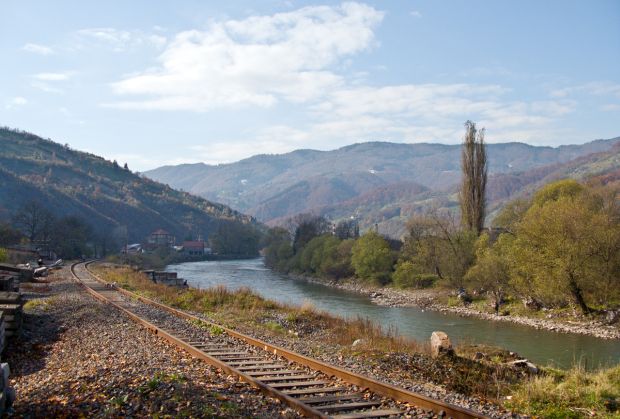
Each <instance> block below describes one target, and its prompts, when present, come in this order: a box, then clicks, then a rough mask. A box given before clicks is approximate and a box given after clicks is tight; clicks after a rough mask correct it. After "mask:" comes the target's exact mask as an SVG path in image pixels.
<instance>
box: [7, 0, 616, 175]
mask: <svg viewBox="0 0 620 419" xmlns="http://www.w3.org/2000/svg"><path fill="white" fill-rule="evenodd" d="M0 57H2V58H1V59H0V125H3V126H9V127H12V128H18V129H22V130H26V131H29V132H33V133H35V134H38V135H40V136H42V137H44V138H51V139H52V140H54V141H57V142H60V143H63V144H65V143H67V144H69V145H70V146H71V147H72V148H75V149H78V150H83V151H89V152H92V153H95V154H98V155H101V156H103V157H105V158H108V159H116V160H117V161H118V162H119V163H121V164H122V163H125V162H127V163H128V164H129V167H130V168H131V169H133V170H139V171H144V170H148V169H153V168H155V167H158V166H161V165H166V164H180V163H194V162H205V163H208V164H221V163H227V162H233V161H237V160H240V159H242V158H246V157H249V156H252V155H255V154H263V153H285V152H289V151H292V150H295V149H300V148H312V149H319V150H330V149H335V148H339V147H342V146H344V145H347V144H352V143H357V142H364V141H379V140H380V141H393V142H404V143H415V142H440V143H447V144H456V143H459V142H460V141H461V138H462V135H463V132H464V128H463V124H464V122H465V121H466V120H472V121H475V122H476V123H477V124H478V127H485V128H486V140H487V141H488V142H506V141H522V142H526V143H529V144H533V145H549V146H557V145H561V144H578V143H584V142H588V141H591V140H594V139H598V138H612V137H616V136H619V135H620V1H617V0H609V1H605V0H594V1H571V0H548V1H538V0H518V1H495V0H468V1H465V0H444V1H435V0H428V1H422V0H421V1H390V0H384V1H368V2H306V1H273V0H265V1H260V2H256V1H236V0H229V1H227V2H219V1H217V2H216V1H201V0H175V1H163V0H162V1H152V0H133V1H118V0H108V1H105V2H103V1H84V0H79V1H63V0H58V1H53V2H50V1H28V0H18V1H13V0H3V1H2V2H0Z"/></svg>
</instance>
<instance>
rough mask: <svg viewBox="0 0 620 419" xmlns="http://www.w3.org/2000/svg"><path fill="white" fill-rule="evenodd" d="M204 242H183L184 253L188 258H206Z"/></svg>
mask: <svg viewBox="0 0 620 419" xmlns="http://www.w3.org/2000/svg"><path fill="white" fill-rule="evenodd" d="M205 251H206V247H205V242H204V240H191V241H184V242H183V253H184V254H185V255H186V256H204V255H205V254H206V252H205Z"/></svg>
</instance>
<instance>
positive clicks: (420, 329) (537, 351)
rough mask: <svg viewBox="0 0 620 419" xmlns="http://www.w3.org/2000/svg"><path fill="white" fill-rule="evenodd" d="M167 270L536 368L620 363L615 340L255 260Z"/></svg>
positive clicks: (193, 282) (202, 283) (204, 284)
mask: <svg viewBox="0 0 620 419" xmlns="http://www.w3.org/2000/svg"><path fill="white" fill-rule="evenodd" d="M167 270H169V271H176V272H178V274H179V277H181V278H185V279H186V280H187V283H188V284H189V285H190V286H191V287H195V288H209V287H213V286H216V285H224V286H226V287H228V288H230V289H236V288H240V287H248V288H250V289H252V290H253V291H255V292H257V293H258V294H260V295H262V296H263V297H265V298H269V299H271V300H275V301H278V302H282V303H290V304H297V305H299V304H302V303H304V302H311V303H312V304H313V305H314V306H315V307H317V308H318V309H321V310H325V311H327V312H329V313H331V314H334V315H338V316H341V317H345V318H351V317H353V318H355V317H357V316H361V317H368V318H370V319H372V320H373V321H374V322H376V323H378V324H381V325H382V327H384V328H388V327H392V328H396V330H397V331H398V333H399V334H402V335H404V336H408V337H411V338H414V339H416V340H420V341H424V340H428V339H429V338H430V335H431V333H432V332H433V331H435V330H442V331H444V332H446V333H447V334H448V336H450V339H451V340H452V341H453V342H454V343H455V344H457V345H458V344H459V343H463V342H467V343H484V344H490V345H495V346H500V347H503V348H505V349H508V350H511V351H514V352H517V353H519V354H520V355H521V356H523V357H525V358H527V359H529V360H530V361H532V362H534V363H537V364H540V365H551V366H555V367H559V368H568V367H570V366H571V365H573V364H575V363H577V362H579V361H581V362H586V363H587V364H586V365H587V366H588V367H597V366H601V365H612V364H617V363H619V362H620V341H618V340H605V339H600V338H596V337H592V336H587V335H578V334H567V333H557V332H552V331H546V330H537V329H534V328H531V327H528V326H522V325H518V324H513V323H508V322H494V321H489V320H482V319H477V318H473V317H460V316H457V315H454V314H445V313H439V312H435V311H429V310H423V309H421V308H417V307H388V306H379V305H376V304H374V303H372V302H371V300H370V298H368V297H367V296H365V295H361V294H358V293H354V292H349V291H344V290H340V289H335V288H333V287H329V286H327V285H322V284H317V283H314V282H309V281H305V280H303V279H294V278H291V277H288V276H286V275H281V274H278V273H276V272H273V271H271V270H270V269H268V268H266V267H265V266H264V264H263V260H262V259H260V258H258V259H243V260H232V261H203V262H186V263H180V264H176V265H170V266H168V267H167Z"/></svg>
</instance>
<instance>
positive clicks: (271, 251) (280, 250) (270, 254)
mask: <svg viewBox="0 0 620 419" xmlns="http://www.w3.org/2000/svg"><path fill="white" fill-rule="evenodd" d="M291 242H292V240H291V234H290V233H289V232H288V230H286V229H284V228H281V227H274V228H271V229H269V231H268V232H267V234H266V235H265V238H264V240H263V248H264V254H265V265H266V266H268V267H270V268H272V269H275V270H277V271H280V272H286V271H287V267H288V262H289V259H290V258H292V257H293V246H292V244H291Z"/></svg>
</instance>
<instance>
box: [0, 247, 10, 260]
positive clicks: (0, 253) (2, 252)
mask: <svg viewBox="0 0 620 419" xmlns="http://www.w3.org/2000/svg"><path fill="white" fill-rule="evenodd" d="M8 260H9V254H8V252H7V251H6V249H3V248H1V247H0V262H6V261H8Z"/></svg>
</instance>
